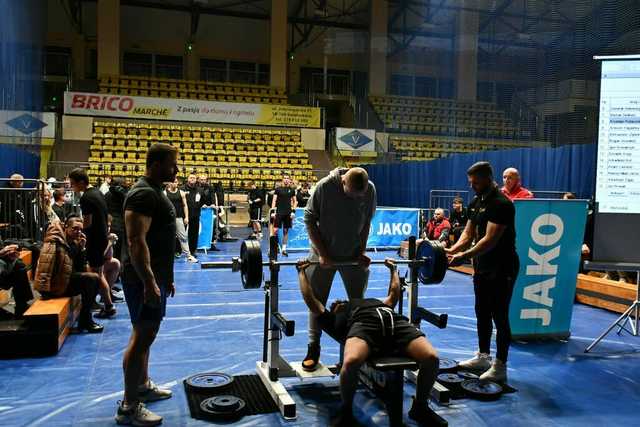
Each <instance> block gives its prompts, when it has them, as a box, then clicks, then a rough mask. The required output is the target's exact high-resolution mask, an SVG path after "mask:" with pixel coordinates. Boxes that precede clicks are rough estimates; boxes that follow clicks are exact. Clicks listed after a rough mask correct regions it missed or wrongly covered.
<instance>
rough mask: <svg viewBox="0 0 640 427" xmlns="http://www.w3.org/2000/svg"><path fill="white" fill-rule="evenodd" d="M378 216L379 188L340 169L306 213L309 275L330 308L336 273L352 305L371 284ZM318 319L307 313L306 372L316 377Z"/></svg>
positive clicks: (358, 171)
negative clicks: (370, 242) (370, 241)
mask: <svg viewBox="0 0 640 427" xmlns="http://www.w3.org/2000/svg"><path fill="white" fill-rule="evenodd" d="M375 210H376V188H375V186H374V185H373V183H372V182H370V181H369V175H368V174H367V171H365V170H364V169H362V168H351V169H346V168H338V169H334V170H333V171H331V173H330V174H329V175H328V176H326V177H324V178H323V179H321V180H320V181H319V182H318V184H317V185H316V187H315V189H314V190H313V191H312V193H311V197H310V199H309V201H308V202H307V206H306V207H305V210H304V222H305V224H306V226H307V231H308V233H309V240H310V242H311V253H310V259H311V260H313V261H318V262H319V264H316V265H312V266H310V267H309V268H307V270H306V274H307V278H308V279H309V282H310V283H311V288H312V289H313V293H314V295H315V296H316V297H317V298H318V300H319V301H320V302H321V303H322V304H326V302H327V298H328V297H329V292H330V291H331V285H332V283H333V278H334V276H335V274H336V270H337V271H338V272H339V273H340V277H342V281H343V282H344V286H345V289H346V291H347V295H348V296H349V299H352V298H362V297H363V295H364V291H365V289H366V286H367V281H368V279H369V263H370V262H371V260H370V259H369V257H367V255H366V250H367V238H368V237H369V229H370V228H371V218H372V217H373V214H374V212H375ZM340 261H357V262H358V264H359V265H358V266H350V267H335V266H333V263H334V262H340ZM321 334H322V331H321V329H320V326H319V325H318V319H317V316H316V315H314V314H312V313H309V349H308V352H307V356H306V357H305V358H304V361H303V362H302V368H303V369H304V370H307V371H313V370H315V369H316V367H317V365H318V361H319V359H320V335H321Z"/></svg>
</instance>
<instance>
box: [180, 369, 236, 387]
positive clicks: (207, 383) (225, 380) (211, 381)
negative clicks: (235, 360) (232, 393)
mask: <svg viewBox="0 0 640 427" xmlns="http://www.w3.org/2000/svg"><path fill="white" fill-rule="evenodd" d="M232 382H233V377H232V376H231V375H227V374H224V373H222V372H204V373H201V374H195V375H191V376H190V377H189V378H187V381H186V384H187V387H189V388H190V389H191V390H193V391H213V390H222V389H223V388H225V387H228V386H229V385H231V383H232Z"/></svg>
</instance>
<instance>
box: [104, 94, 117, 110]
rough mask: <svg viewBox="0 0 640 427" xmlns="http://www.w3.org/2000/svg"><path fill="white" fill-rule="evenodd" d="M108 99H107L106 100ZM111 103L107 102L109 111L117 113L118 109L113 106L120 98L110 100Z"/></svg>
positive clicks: (113, 97)
mask: <svg viewBox="0 0 640 427" xmlns="http://www.w3.org/2000/svg"><path fill="white" fill-rule="evenodd" d="M105 99H107V98H105ZM108 99H109V102H107V110H109V111H116V110H117V108H116V107H114V106H113V104H114V103H115V102H116V101H117V100H119V99H120V97H119V96H112V97H111V98H108Z"/></svg>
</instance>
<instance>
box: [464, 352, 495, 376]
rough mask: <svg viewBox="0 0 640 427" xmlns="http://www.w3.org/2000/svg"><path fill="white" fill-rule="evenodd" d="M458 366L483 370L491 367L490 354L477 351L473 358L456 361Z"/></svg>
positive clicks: (472, 369) (471, 369)
mask: <svg viewBox="0 0 640 427" xmlns="http://www.w3.org/2000/svg"><path fill="white" fill-rule="evenodd" d="M458 368H460V369H468V370H470V371H478V372H484V371H486V370H487V369H489V368H491V356H489V355H488V354H486V353H480V352H477V353H476V355H475V356H474V357H473V359H469V360H465V361H463V362H460V363H458Z"/></svg>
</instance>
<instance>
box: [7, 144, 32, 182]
mask: <svg viewBox="0 0 640 427" xmlns="http://www.w3.org/2000/svg"><path fill="white" fill-rule="evenodd" d="M0 159H2V161H0V178H8V177H10V176H11V174H14V173H19V174H20V175H22V176H24V177H25V178H35V179H37V178H40V156H39V155H37V154H34V153H30V152H29V151H27V150H23V149H22V148H19V147H16V146H15V145H8V144H0Z"/></svg>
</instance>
